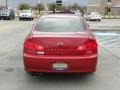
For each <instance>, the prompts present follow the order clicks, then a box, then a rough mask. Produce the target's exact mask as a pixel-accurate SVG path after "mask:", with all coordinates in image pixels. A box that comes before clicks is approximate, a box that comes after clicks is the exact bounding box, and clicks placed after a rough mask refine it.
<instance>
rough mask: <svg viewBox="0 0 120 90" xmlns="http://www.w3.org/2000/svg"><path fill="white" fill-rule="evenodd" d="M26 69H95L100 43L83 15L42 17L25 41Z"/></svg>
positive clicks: (63, 71) (37, 70)
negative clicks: (98, 43) (98, 44)
mask: <svg viewBox="0 0 120 90" xmlns="http://www.w3.org/2000/svg"><path fill="white" fill-rule="evenodd" d="M23 53H24V54H23V57H24V58H23V59H24V67H25V71H26V72H41V73H44V72H47V73H80V72H95V71H96V65H97V58H98V52H97V42H96V40H95V38H94V37H93V35H92V34H91V32H90V30H89V28H88V25H87V24H86V21H85V20H84V18H83V17H82V16H78V15H74V14H48V15H44V16H42V17H40V19H39V20H38V21H37V23H36V24H35V25H34V26H33V28H32V32H31V33H30V34H29V35H28V36H27V37H26V39H25V42H24V52H23Z"/></svg>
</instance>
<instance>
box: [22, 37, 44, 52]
mask: <svg viewBox="0 0 120 90" xmlns="http://www.w3.org/2000/svg"><path fill="white" fill-rule="evenodd" d="M42 50H43V47H42V46H40V45H38V44H35V43H34V42H33V40H32V39H27V40H26V41H25V43H24V53H27V54H37V51H42Z"/></svg>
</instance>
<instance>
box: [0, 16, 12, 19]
mask: <svg viewBox="0 0 120 90" xmlns="http://www.w3.org/2000/svg"><path fill="white" fill-rule="evenodd" d="M9 17H10V16H0V19H1V18H3V19H4V18H5V19H6V18H7V19H8V18H9Z"/></svg>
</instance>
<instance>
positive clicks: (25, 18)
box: [19, 17, 33, 19]
mask: <svg viewBox="0 0 120 90" xmlns="http://www.w3.org/2000/svg"><path fill="white" fill-rule="evenodd" d="M32 18H33V17H19V19H32Z"/></svg>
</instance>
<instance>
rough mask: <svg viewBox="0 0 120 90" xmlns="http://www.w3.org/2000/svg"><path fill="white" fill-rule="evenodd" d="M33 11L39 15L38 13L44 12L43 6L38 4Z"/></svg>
mask: <svg viewBox="0 0 120 90" xmlns="http://www.w3.org/2000/svg"><path fill="white" fill-rule="evenodd" d="M35 9H36V10H38V11H39V13H40V11H42V10H44V6H43V4H41V3H40V4H37V5H36V6H35Z"/></svg>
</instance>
